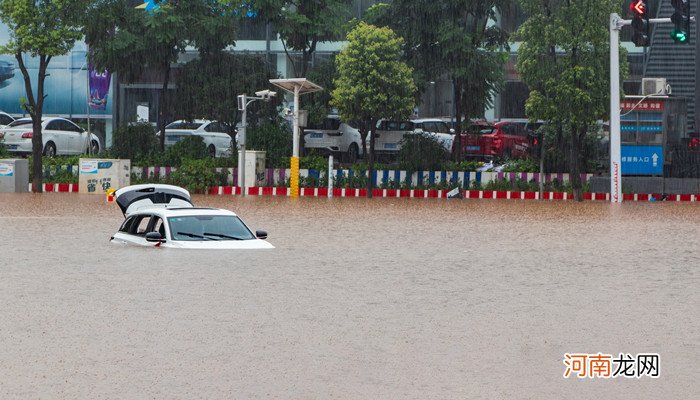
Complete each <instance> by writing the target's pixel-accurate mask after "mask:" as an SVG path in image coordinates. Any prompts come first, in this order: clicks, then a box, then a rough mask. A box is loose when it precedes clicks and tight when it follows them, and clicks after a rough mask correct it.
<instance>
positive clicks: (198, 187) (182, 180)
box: [169, 159, 222, 193]
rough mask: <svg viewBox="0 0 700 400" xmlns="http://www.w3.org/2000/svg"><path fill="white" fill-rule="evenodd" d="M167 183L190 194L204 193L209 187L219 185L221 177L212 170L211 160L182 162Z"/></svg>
mask: <svg viewBox="0 0 700 400" xmlns="http://www.w3.org/2000/svg"><path fill="white" fill-rule="evenodd" d="M169 183H171V184H173V185H177V186H181V187H184V188H186V189H187V190H189V191H190V192H192V193H206V191H207V189H209V188H210V187H211V186H217V185H221V183H222V177H221V176H220V175H219V174H217V173H216V172H214V170H213V169H212V166H211V160H208V159H203V160H184V161H183V162H182V165H180V167H179V168H178V169H177V170H176V171H173V173H172V174H171V175H170V182H169Z"/></svg>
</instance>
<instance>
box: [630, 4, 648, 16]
mask: <svg viewBox="0 0 700 400" xmlns="http://www.w3.org/2000/svg"><path fill="white" fill-rule="evenodd" d="M630 10H631V11H632V12H633V13H635V14H637V15H639V16H643V15H644V13H645V12H646V10H647V5H646V3H645V2H644V0H637V1H632V3H631V4H630Z"/></svg>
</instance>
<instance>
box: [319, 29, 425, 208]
mask: <svg viewBox="0 0 700 400" xmlns="http://www.w3.org/2000/svg"><path fill="white" fill-rule="evenodd" d="M402 46H403V39H401V38H400V37H399V36H397V35H396V34H395V33H394V31H392V30H391V29H389V28H379V27H376V26H374V25H369V24H366V23H364V22H360V23H359V24H358V25H357V26H356V27H355V28H354V29H353V30H352V31H350V33H348V44H347V45H346V46H345V47H343V49H342V50H341V51H340V53H339V54H338V56H337V57H336V65H337V67H338V79H337V80H336V81H335V89H334V90H333V93H332V94H331V96H332V101H331V104H332V105H333V106H335V107H337V108H338V111H339V112H340V116H341V117H342V118H343V119H344V120H345V121H359V123H360V126H359V130H360V136H361V137H362V148H363V152H364V153H365V154H367V152H366V151H365V150H366V149H367V144H366V143H367V136H368V134H369V136H370V146H369V169H368V173H369V176H370V177H371V176H372V172H373V170H374V143H375V140H376V134H375V130H376V128H377V121H379V120H380V119H404V118H407V117H408V116H409V115H410V114H411V112H412V111H413V105H414V94H415V91H416V86H415V83H414V82H413V77H412V71H411V68H410V67H409V66H408V65H406V63H404V62H403V61H401V48H402ZM367 196H368V197H372V179H369V180H368V183H367Z"/></svg>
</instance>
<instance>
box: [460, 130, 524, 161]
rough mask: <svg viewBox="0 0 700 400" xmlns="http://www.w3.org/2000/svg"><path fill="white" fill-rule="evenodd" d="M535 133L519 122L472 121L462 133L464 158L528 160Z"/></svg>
mask: <svg viewBox="0 0 700 400" xmlns="http://www.w3.org/2000/svg"><path fill="white" fill-rule="evenodd" d="M534 134H535V133H534V132H532V131H530V130H528V129H526V126H525V125H524V124H522V123H519V122H513V121H501V122H496V123H491V122H487V121H472V122H471V124H470V126H469V128H467V130H466V131H465V132H464V133H462V134H461V135H460V136H461V138H460V139H461V143H462V156H463V157H480V158H494V157H501V158H526V157H528V156H529V155H530V147H531V144H532V140H533V137H534Z"/></svg>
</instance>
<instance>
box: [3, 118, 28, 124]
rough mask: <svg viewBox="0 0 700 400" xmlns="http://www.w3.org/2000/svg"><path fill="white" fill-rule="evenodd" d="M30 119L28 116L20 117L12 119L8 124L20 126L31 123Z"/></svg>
mask: <svg viewBox="0 0 700 400" xmlns="http://www.w3.org/2000/svg"><path fill="white" fill-rule="evenodd" d="M31 124H32V120H31V119H29V118H22V119H17V120H14V121H12V123H11V124H10V125H8V126H22V125H31Z"/></svg>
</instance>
